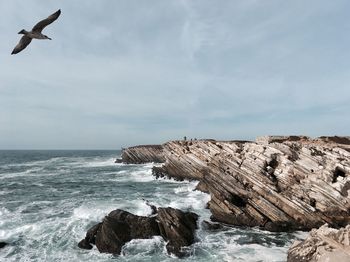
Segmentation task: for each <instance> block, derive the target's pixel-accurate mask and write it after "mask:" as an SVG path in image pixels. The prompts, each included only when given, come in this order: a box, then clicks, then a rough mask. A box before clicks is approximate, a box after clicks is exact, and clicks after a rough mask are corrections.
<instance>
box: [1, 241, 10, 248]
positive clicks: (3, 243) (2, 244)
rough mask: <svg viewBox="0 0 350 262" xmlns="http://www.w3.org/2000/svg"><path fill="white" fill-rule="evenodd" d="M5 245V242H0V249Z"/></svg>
mask: <svg viewBox="0 0 350 262" xmlns="http://www.w3.org/2000/svg"><path fill="white" fill-rule="evenodd" d="M7 245H8V243H6V242H0V248H4V247H5V246H7Z"/></svg>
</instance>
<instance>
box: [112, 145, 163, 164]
mask: <svg viewBox="0 0 350 262" xmlns="http://www.w3.org/2000/svg"><path fill="white" fill-rule="evenodd" d="M164 161H165V158H164V155H163V147H162V146H161V145H144V146H134V147H129V148H126V149H123V153H122V159H121V160H120V161H119V160H118V159H117V161H116V162H122V163H126V164H143V163H151V162H154V163H163V162H164Z"/></svg>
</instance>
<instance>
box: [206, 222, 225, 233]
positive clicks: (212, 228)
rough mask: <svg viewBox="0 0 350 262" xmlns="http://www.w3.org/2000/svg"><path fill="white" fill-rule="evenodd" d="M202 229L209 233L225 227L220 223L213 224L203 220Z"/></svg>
mask: <svg viewBox="0 0 350 262" xmlns="http://www.w3.org/2000/svg"><path fill="white" fill-rule="evenodd" d="M202 228H203V229H205V230H208V231H215V230H219V229H222V228H223V226H222V225H221V224H220V223H212V222H209V221H206V220H203V221H202Z"/></svg>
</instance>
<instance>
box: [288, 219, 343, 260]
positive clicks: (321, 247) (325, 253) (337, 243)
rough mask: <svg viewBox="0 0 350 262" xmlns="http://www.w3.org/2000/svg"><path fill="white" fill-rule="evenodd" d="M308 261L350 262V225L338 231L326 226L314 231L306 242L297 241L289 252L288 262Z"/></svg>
mask: <svg viewBox="0 0 350 262" xmlns="http://www.w3.org/2000/svg"><path fill="white" fill-rule="evenodd" d="M307 261H310V262H312V261H318V262H326V261H329V262H331V261H337V262H346V261H350V225H349V226H347V227H345V228H342V229H340V230H337V229H334V228H329V227H328V225H327V224H326V225H324V226H322V227H320V228H319V229H313V230H312V231H311V232H310V234H309V236H308V237H307V238H306V239H305V240H304V241H302V242H300V241H296V242H295V243H294V244H293V245H292V246H291V247H290V249H289V251H288V262H307Z"/></svg>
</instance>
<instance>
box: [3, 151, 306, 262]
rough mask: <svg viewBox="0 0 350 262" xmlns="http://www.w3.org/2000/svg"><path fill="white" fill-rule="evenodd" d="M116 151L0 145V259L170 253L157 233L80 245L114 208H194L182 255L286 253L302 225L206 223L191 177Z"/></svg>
mask: <svg viewBox="0 0 350 262" xmlns="http://www.w3.org/2000/svg"><path fill="white" fill-rule="evenodd" d="M120 154H121V152H120V151H0V241H5V242H8V243H9V245H8V246H6V247H5V248H3V249H0V261H152V262H156V261H175V260H178V259H177V258H175V257H173V256H169V255H168V254H167V252H166V249H165V245H166V243H165V242H164V241H163V240H162V238H161V237H154V238H152V239H142V240H132V241H131V242H129V243H128V244H126V245H125V246H124V248H123V252H122V255H120V256H113V255H111V254H101V253H99V252H98V250H97V249H96V247H94V249H92V250H82V249H79V248H78V247H77V244H78V242H79V241H80V240H81V239H83V238H84V237H85V233H86V231H87V230H88V229H89V228H90V227H91V226H93V225H94V224H96V223H98V222H100V221H101V220H102V219H103V217H104V216H106V215H107V214H108V213H109V212H110V211H112V210H114V209H117V208H119V209H124V210H127V211H129V212H132V213H134V214H137V215H149V214H151V208H150V207H149V206H148V205H147V204H146V200H147V201H149V202H150V203H151V204H153V205H156V206H159V207H168V206H170V207H174V208H179V209H182V210H190V211H193V212H195V213H197V214H198V215H200V218H199V229H198V231H197V235H196V238H197V240H198V241H197V242H196V243H195V244H194V245H193V246H192V248H191V250H192V251H191V255H190V256H189V257H187V258H184V259H182V261H206V262H207V261H269V262H271V261H286V258H287V250H288V247H289V246H290V245H291V244H292V242H293V241H294V240H295V239H299V238H302V237H304V235H305V234H304V233H300V232H296V233H271V232H266V231H261V230H259V229H257V228H251V229H249V228H241V227H224V229H222V230H219V231H207V230H205V229H203V228H202V227H201V221H203V220H209V218H210V211H209V210H208V209H205V206H206V203H207V202H208V201H209V200H210V196H209V195H208V194H205V193H202V192H199V191H194V188H195V187H196V184H197V183H196V182H188V181H184V182H178V181H174V180H169V179H158V180H157V179H155V178H154V177H153V176H152V166H153V165H152V164H144V165H125V164H115V163H114V161H115V159H116V158H117V157H120Z"/></svg>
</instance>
